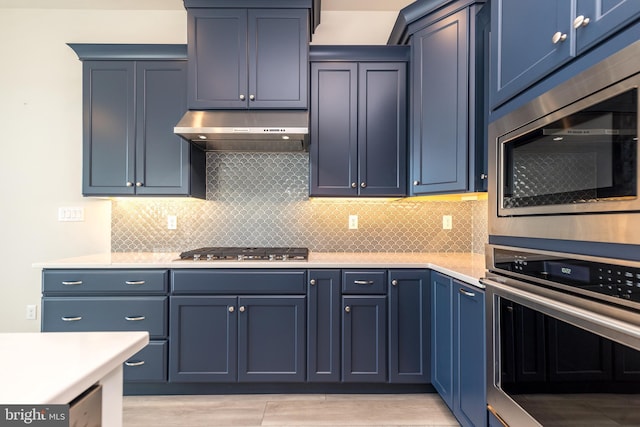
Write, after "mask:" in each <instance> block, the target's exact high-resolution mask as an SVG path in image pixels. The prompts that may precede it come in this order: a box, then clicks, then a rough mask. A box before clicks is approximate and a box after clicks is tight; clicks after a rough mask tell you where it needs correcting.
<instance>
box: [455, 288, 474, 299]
mask: <svg viewBox="0 0 640 427" xmlns="http://www.w3.org/2000/svg"><path fill="white" fill-rule="evenodd" d="M459 292H460V293H461V294H462V295H465V296H468V297H470V298H473V297H475V296H476V294H475V293H473V292H468V291H465V290H464V289H462V288H460V289H459Z"/></svg>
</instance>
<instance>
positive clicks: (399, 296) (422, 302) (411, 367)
mask: <svg viewBox="0 0 640 427" xmlns="http://www.w3.org/2000/svg"><path fill="white" fill-rule="evenodd" d="M388 289H389V382H390V383H428V382H430V366H429V357H430V356H429V350H430V348H431V346H430V343H429V337H430V330H429V324H430V319H429V312H430V307H429V300H430V295H429V272H428V271H427V270H389V287H388Z"/></svg>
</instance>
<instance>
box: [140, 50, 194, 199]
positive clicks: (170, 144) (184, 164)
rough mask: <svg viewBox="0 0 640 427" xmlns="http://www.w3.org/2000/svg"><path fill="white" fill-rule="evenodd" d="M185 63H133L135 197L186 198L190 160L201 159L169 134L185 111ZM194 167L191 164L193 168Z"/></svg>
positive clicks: (185, 143)
mask: <svg viewBox="0 0 640 427" xmlns="http://www.w3.org/2000/svg"><path fill="white" fill-rule="evenodd" d="M186 73H187V64H186V61H139V62H137V63H136V92H137V93H136V100H137V103H136V124H137V125H136V156H135V159H136V162H135V164H136V168H135V171H136V172H135V175H136V178H135V182H136V194H138V195H170V194H175V195H180V194H183V195H187V194H189V193H190V191H191V188H192V184H193V183H192V181H191V176H192V174H191V160H192V157H195V156H198V155H200V156H202V154H200V153H198V152H196V151H193V153H192V150H193V148H192V146H191V144H189V143H188V142H187V141H184V140H183V139H182V138H180V137H178V136H177V135H175V134H174V133H173V126H175V124H176V123H178V121H179V120H180V118H181V117H182V115H183V114H184V112H185V111H186V110H187V88H186V85H187V81H186ZM194 167H195V165H194Z"/></svg>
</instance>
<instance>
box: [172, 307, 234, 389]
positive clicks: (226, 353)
mask: <svg viewBox="0 0 640 427" xmlns="http://www.w3.org/2000/svg"><path fill="white" fill-rule="evenodd" d="M237 306H238V298H237V297H227V296H172V297H171V302H170V313H171V316H170V322H169V336H170V337H171V339H170V342H171V344H170V347H169V381H171V382H235V381H236V378H237V339H238V317H237V315H236V310H237Z"/></svg>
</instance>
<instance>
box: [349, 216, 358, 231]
mask: <svg viewBox="0 0 640 427" xmlns="http://www.w3.org/2000/svg"><path fill="white" fill-rule="evenodd" d="M357 229H358V215H349V230H357Z"/></svg>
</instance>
